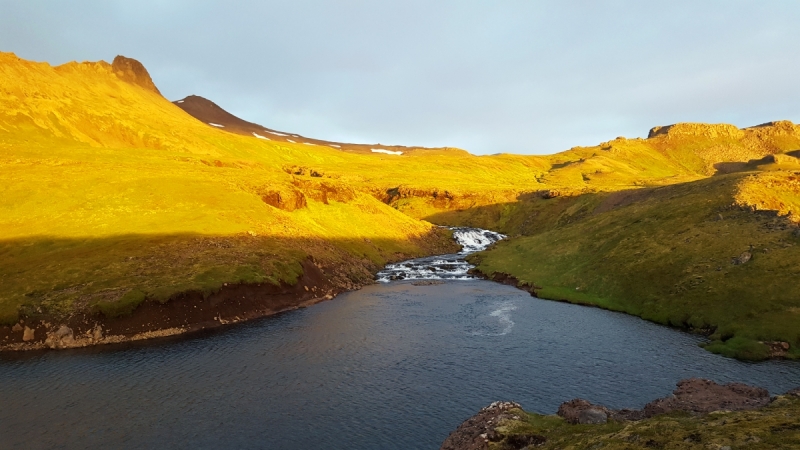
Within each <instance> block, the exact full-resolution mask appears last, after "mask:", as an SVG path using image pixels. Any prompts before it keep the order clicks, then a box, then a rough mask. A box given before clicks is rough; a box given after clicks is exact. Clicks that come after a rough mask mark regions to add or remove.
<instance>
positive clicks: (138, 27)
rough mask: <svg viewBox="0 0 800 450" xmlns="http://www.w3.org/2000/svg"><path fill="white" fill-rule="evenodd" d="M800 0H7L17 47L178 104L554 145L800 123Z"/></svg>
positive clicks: (400, 133)
mask: <svg viewBox="0 0 800 450" xmlns="http://www.w3.org/2000/svg"><path fill="white" fill-rule="evenodd" d="M798 24H800V2H798V1H795V0H764V1H755V0H753V1H737V0H706V1H700V0H690V1H683V0H673V1H670V2H643V1H641V0H631V1H614V0H607V1H569V0H558V1H545V0H541V1H534V0H527V1H511V0H509V1H503V0H497V1H490V0H485V1H474V0H452V1H451V0H437V1H431V0H402V1H381V0H363V1H361V0H337V1H314V0H292V1H270V0H267V1H264V0H259V1H234V0H227V1H203V0H172V1H170V0H136V1H122V0H97V1H87V0H71V1H59V0H24V1H21V0H0V51H5V52H14V53H16V54H17V55H18V56H20V57H22V58H25V59H30V60H35V61H47V62H49V63H51V64H54V65H55V64H62V63H65V62H68V61H73V60H76V61H97V60H101V59H102V60H106V61H109V62H110V61H111V60H112V59H113V58H114V56H116V55H117V54H121V55H125V56H128V57H131V58H135V59H138V60H139V61H141V62H142V63H143V64H144V65H145V67H147V69H148V70H149V72H150V74H151V76H152V77H153V80H154V81H155V83H156V85H157V86H158V88H159V89H160V90H161V92H162V93H163V94H164V95H165V96H166V97H167V98H169V99H170V100H177V99H180V98H183V97H185V96H187V95H191V94H195V95H200V96H203V97H206V98H208V99H210V100H212V101H214V102H216V103H217V104H218V105H220V106H221V107H223V108H225V109H226V110H228V111H230V112H231V113H233V114H235V115H237V116H239V117H241V118H243V119H245V120H249V121H251V122H256V123H259V124H261V125H263V126H266V127H269V128H273V129H278V130H281V131H288V132H292V133H298V134H302V135H305V136H308V137H313V138H318V139H327V140H333V141H341V142H357V143H382V144H396V145H416V146H431V147H432V146H449V147H459V148H463V149H465V150H468V151H470V152H472V153H475V154H493V153H501V152H505V153H525V154H549V153H555V152H558V151H561V150H566V149H569V148H571V147H574V146H585V145H595V144H598V143H600V142H602V141H607V140H609V139H613V138H615V137H617V136H625V137H646V136H647V133H648V131H649V129H650V128H652V127H653V126H657V125H668V124H672V123H676V122H708V123H732V124H735V125H737V126H740V127H746V126H752V125H757V124H760V123H764V122H768V121H772V120H781V119H787V120H792V121H793V122H795V123H797V122H800V84H798V81H800V31H799V29H798Z"/></svg>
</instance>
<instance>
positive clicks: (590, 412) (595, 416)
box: [578, 408, 608, 425]
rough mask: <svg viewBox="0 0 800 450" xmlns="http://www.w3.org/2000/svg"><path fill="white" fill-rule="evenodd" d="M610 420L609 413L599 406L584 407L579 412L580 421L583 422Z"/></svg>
mask: <svg viewBox="0 0 800 450" xmlns="http://www.w3.org/2000/svg"><path fill="white" fill-rule="evenodd" d="M606 422H608V414H606V412H605V411H603V410H602V409H599V408H589V409H584V410H583V411H581V412H580V413H578V423H581V424H591V425H595V424H601V423H606Z"/></svg>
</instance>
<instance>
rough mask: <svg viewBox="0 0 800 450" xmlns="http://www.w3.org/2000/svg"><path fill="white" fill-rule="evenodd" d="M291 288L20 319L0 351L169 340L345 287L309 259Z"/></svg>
mask: <svg viewBox="0 0 800 450" xmlns="http://www.w3.org/2000/svg"><path fill="white" fill-rule="evenodd" d="M302 266H303V273H302V275H301V276H300V277H299V279H298V280H297V283H296V284H294V285H289V284H286V283H283V282H282V283H280V284H279V285H274V284H269V283H260V284H227V283H226V285H224V286H223V287H222V288H221V289H220V290H219V291H217V292H215V293H212V294H210V295H208V296H205V295H204V294H203V293H202V292H199V291H188V292H183V293H180V294H177V295H174V296H173V297H172V298H170V299H169V300H168V301H166V302H164V303H160V302H156V301H147V302H144V303H142V304H141V305H140V306H139V307H137V308H136V309H135V310H134V311H133V313H132V314H130V315H127V316H122V317H116V318H109V317H105V316H103V315H102V314H90V313H82V314H76V315H73V316H71V317H69V318H62V319H60V320H59V319H57V318H47V317H45V318H37V319H34V320H25V319H22V320H21V321H20V322H19V323H18V324H16V325H14V326H13V327H12V326H4V327H0V350H34V349H45V348H51V349H61V348H75V347H86V346H89V345H98V344H112V343H119V342H125V341H134V340H141V339H150V338H156V337H164V336H171V335H175V334H181V333H186V332H192V331H198V330H203V329H209V328H215V327H219V326H222V325H226V324H230V323H236V322H241V321H245V320H250V319H255V318H259V317H264V316H269V315H272V314H276V313H279V312H282V311H287V310H291V309H296V308H299V307H304V306H308V305H312V304H314V303H318V302H321V301H324V300H329V299H331V298H333V297H334V296H336V295H337V294H338V293H340V292H342V291H344V290H347V288H348V287H350V288H355V287H360V286H356V285H349V286H345V285H342V284H341V283H335V282H332V281H331V280H330V278H329V277H327V276H326V275H325V273H324V272H323V271H322V270H321V268H320V267H318V266H317V265H316V264H315V263H314V262H313V261H312V260H311V259H308V260H306V261H304V262H303V263H302Z"/></svg>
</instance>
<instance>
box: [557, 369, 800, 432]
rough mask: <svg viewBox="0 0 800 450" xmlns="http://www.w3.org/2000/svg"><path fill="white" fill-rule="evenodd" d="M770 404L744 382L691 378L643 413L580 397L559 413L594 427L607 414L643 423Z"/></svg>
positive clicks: (758, 390)
mask: <svg viewBox="0 0 800 450" xmlns="http://www.w3.org/2000/svg"><path fill="white" fill-rule="evenodd" d="M798 392H800V390H798ZM769 401H770V397H769V392H768V391H767V390H766V389H762V388H758V387H753V386H748V385H746V384H741V383H730V384H726V385H719V384H717V383H715V382H713V381H711V380H704V379H701V378H690V379H688V380H682V381H680V382H678V388H677V389H675V391H674V392H673V395H671V396H669V397H664V398H659V399H657V400H654V401H652V402H650V403H648V404H647V405H645V407H644V409H643V410H641V411H638V410H630V409H622V410H612V409H609V408H606V407H605V406H600V405H595V404H592V403H591V402H589V401H587V400H584V399H580V398H576V399H574V400H570V401H568V402H565V403H562V404H561V406H559V408H558V413H557V414H558V415H559V416H561V417H563V418H564V420H566V421H567V422H569V423H574V424H577V423H583V424H590V423H605V420H603V415H605V418H606V419H613V420H618V421H624V420H641V419H644V418H647V417H653V416H655V415H658V414H665V413H669V412H673V411H684V412H690V413H709V412H712V411H723V410H727V411H739V410H744V409H757V408H761V407H762V406H765V405H767V404H768V403H769Z"/></svg>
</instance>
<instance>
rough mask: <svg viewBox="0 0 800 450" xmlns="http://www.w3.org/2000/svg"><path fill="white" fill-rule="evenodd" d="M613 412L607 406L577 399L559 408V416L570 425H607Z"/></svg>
mask: <svg viewBox="0 0 800 450" xmlns="http://www.w3.org/2000/svg"><path fill="white" fill-rule="evenodd" d="M610 412H611V411H610V410H609V409H608V408H606V407H605V406H600V405H595V404H593V403H592V402H590V401H588V400H584V399H582V398H575V399H572V400H570V401H568V402H564V403H562V404H561V406H559V407H558V412H557V413H556V414H558V415H559V416H560V417H563V418H564V420H566V421H567V422H569V423H572V424H576V423H606V421H607V420H608V416H609V413H610Z"/></svg>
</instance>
